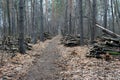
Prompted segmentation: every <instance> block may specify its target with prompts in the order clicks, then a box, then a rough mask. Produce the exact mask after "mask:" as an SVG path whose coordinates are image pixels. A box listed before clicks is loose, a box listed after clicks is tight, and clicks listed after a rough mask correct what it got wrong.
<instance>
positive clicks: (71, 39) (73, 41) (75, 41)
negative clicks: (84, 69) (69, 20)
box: [61, 35, 80, 47]
mask: <svg viewBox="0 0 120 80" xmlns="http://www.w3.org/2000/svg"><path fill="white" fill-rule="evenodd" d="M61 43H62V44H64V46H67V47H73V46H78V45H80V35H76V36H74V35H66V36H64V37H63V38H62V39H61Z"/></svg>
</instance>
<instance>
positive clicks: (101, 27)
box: [96, 24, 120, 38]
mask: <svg viewBox="0 0 120 80" xmlns="http://www.w3.org/2000/svg"><path fill="white" fill-rule="evenodd" d="M96 26H97V27H99V28H100V29H102V30H104V31H105V32H107V33H108V34H109V35H111V36H114V37H118V38H120V35H118V34H116V33H114V32H112V31H110V30H108V29H106V28H104V27H103V26H101V25H99V24H96Z"/></svg>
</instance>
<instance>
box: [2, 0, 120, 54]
mask: <svg viewBox="0 0 120 80" xmlns="http://www.w3.org/2000/svg"><path fill="white" fill-rule="evenodd" d="M119 5H120V0H0V39H1V40H2V41H3V43H4V41H5V40H6V38H7V37H9V38H10V39H11V40H14V39H18V40H19V51H20V52H21V53H25V46H24V39H25V38H28V37H29V38H31V40H32V43H34V44H35V43H37V40H40V41H44V40H45V39H44V33H49V34H51V35H52V36H56V35H58V34H61V35H63V36H65V35H68V34H69V35H78V34H80V37H81V38H80V45H83V44H84V39H89V40H90V41H91V42H93V41H94V39H96V38H97V37H101V36H103V35H104V33H103V32H102V30H101V29H99V28H97V27H96V24H99V25H101V26H103V27H104V28H107V29H109V30H111V31H113V32H115V33H117V34H120V30H119V29H120V6H119Z"/></svg>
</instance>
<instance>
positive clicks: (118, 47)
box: [86, 37, 120, 60]
mask: <svg viewBox="0 0 120 80" xmlns="http://www.w3.org/2000/svg"><path fill="white" fill-rule="evenodd" d="M119 55H120V39H117V38H109V37H103V38H101V39H100V40H99V41H97V43H95V44H94V45H93V46H92V47H91V48H90V50H89V51H88V53H87V55H86V56H87V57H95V58H104V57H107V60H108V59H111V56H117V57H118V59H120V57H119Z"/></svg>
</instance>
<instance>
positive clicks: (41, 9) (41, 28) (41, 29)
mask: <svg viewBox="0 0 120 80" xmlns="http://www.w3.org/2000/svg"><path fill="white" fill-rule="evenodd" d="M40 13H41V14H40V40H41V41H44V35H43V34H44V28H43V0H40Z"/></svg>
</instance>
